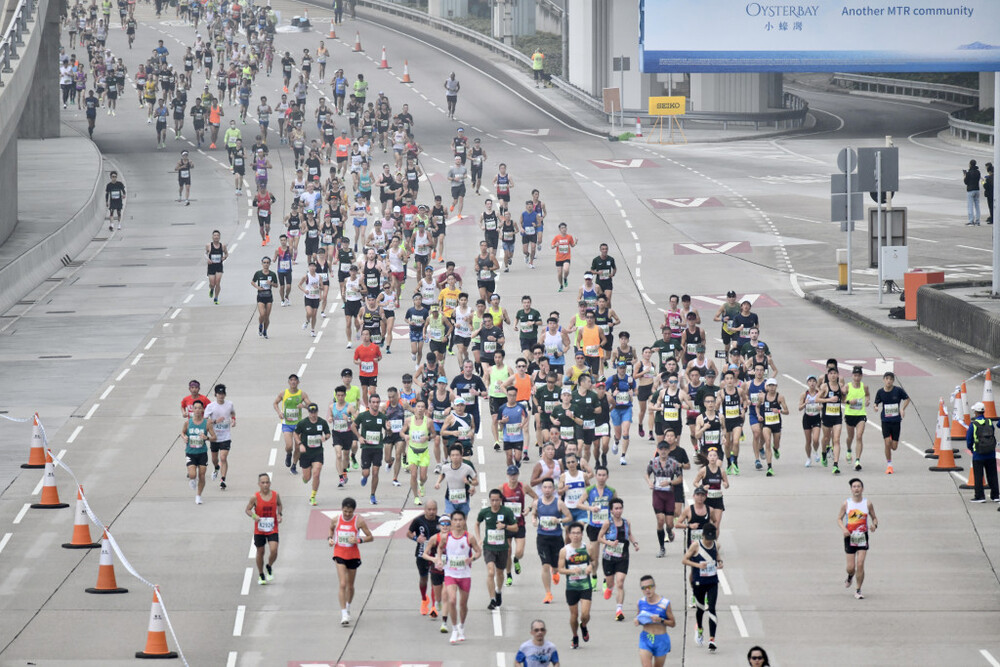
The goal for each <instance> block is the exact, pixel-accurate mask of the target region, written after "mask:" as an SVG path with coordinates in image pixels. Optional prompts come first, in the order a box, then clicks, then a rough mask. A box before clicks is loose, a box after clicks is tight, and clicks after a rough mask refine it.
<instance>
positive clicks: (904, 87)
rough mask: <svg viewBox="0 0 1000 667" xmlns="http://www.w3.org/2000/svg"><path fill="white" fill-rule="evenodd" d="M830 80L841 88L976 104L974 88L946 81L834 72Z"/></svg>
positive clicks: (976, 96) (976, 91) (977, 95)
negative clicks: (950, 83)
mask: <svg viewBox="0 0 1000 667" xmlns="http://www.w3.org/2000/svg"><path fill="white" fill-rule="evenodd" d="M831 80H832V81H833V82H834V83H836V84H837V85H839V86H841V87H843V88H854V89H857V90H865V91H869V92H875V93H885V94H888V95H908V96H910V97H922V98H925V99H926V98H932V99H938V100H944V101H946V102H955V103H958V104H976V103H978V102H979V91H978V90H976V89H975V88H965V87H964V86H952V85H949V84H946V83H927V82H924V81H910V80H909V79H893V78H889V77H884V76H868V75H866V74H845V73H842V72H835V73H834V74H833V76H832V77H831Z"/></svg>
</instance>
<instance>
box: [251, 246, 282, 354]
mask: <svg viewBox="0 0 1000 667" xmlns="http://www.w3.org/2000/svg"><path fill="white" fill-rule="evenodd" d="M260 264H261V270H260V271H257V272H256V273H254V274H253V280H251V281H250V284H251V285H252V286H253V288H254V289H255V290H257V335H258V336H262V337H264V338H267V327H268V325H270V324H271V306H273V305H274V296H273V294H272V292H271V290H272V289H274V288H275V287H277V286H278V279H277V277H276V276H275V275H274V274H273V273H271V258H270V257H262V258H261V260H260Z"/></svg>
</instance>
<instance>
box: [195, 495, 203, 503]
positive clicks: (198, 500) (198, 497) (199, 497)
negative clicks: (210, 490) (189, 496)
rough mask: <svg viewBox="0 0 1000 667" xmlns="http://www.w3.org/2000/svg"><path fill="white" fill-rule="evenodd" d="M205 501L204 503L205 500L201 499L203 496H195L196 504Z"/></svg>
mask: <svg viewBox="0 0 1000 667" xmlns="http://www.w3.org/2000/svg"><path fill="white" fill-rule="evenodd" d="M203 503H204V501H203V500H202V499H201V496H195V497H194V504H195V505H201V504H203Z"/></svg>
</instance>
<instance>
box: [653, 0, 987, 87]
mask: <svg viewBox="0 0 1000 667" xmlns="http://www.w3.org/2000/svg"><path fill="white" fill-rule="evenodd" d="M904 1H905V0H904ZM639 2H640V5H639V7H640V11H639V50H640V54H639V56H640V57H639V60H640V64H641V69H642V71H643V72H652V73H655V72H831V71H838V72H987V71H998V70H1000V31H998V28H997V27H998V26H1000V0H910V1H909V2H908V3H906V4H882V3H879V2H878V1H877V0H869V1H864V0H837V1H834V0H800V2H795V0H784V1H783V0H760V1H759V2H758V1H751V0H639Z"/></svg>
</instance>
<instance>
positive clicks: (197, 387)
mask: <svg viewBox="0 0 1000 667" xmlns="http://www.w3.org/2000/svg"><path fill="white" fill-rule="evenodd" d="M195 401H201V404H202V405H204V406H206V407H207V406H208V404H209V402H210V401H209V399H208V396H205V395H203V394H202V393H201V383H200V382H198V381H197V380H191V381H190V382H188V395H187V396H185V397H184V398H182V399H181V417H193V416H194V402H195Z"/></svg>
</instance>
